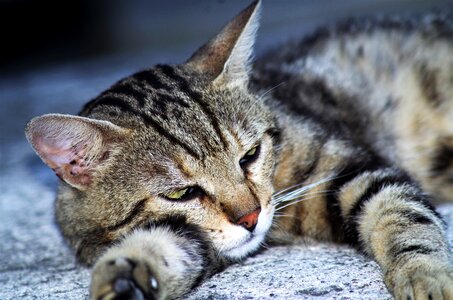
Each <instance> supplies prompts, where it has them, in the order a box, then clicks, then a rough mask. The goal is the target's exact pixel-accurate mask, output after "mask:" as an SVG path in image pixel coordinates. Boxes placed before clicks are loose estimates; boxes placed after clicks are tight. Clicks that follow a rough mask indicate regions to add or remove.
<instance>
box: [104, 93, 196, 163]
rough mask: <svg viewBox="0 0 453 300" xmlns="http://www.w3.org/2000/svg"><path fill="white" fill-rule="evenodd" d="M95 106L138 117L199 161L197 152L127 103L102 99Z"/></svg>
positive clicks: (114, 99) (115, 99)
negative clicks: (111, 108) (103, 106)
mask: <svg viewBox="0 0 453 300" xmlns="http://www.w3.org/2000/svg"><path fill="white" fill-rule="evenodd" d="M97 105H106V106H113V107H118V108H120V109H121V111H125V112H130V113H132V114H133V115H136V116H138V117H140V118H141V119H142V120H143V122H144V123H145V124H146V125H148V126H152V127H154V129H155V130H156V131H157V132H158V133H159V134H160V135H162V136H164V137H165V138H167V139H168V140H169V141H171V142H172V143H174V144H177V145H179V146H180V147H182V148H183V149H185V150H186V151H187V152H188V153H189V154H190V155H191V156H193V157H195V158H197V159H200V156H199V155H198V153H197V152H195V150H193V149H191V148H190V147H189V146H188V145H186V144H185V143H183V142H182V141H180V140H178V139H177V138H176V137H174V136H173V135H171V134H170V133H169V132H168V131H167V130H165V129H164V128H163V127H162V126H161V125H160V124H159V123H157V122H156V121H155V120H153V119H152V118H151V117H149V116H148V115H146V114H144V113H142V112H138V111H136V110H134V109H133V108H132V107H131V106H130V105H129V104H128V103H126V102H124V101H122V100H121V99H118V98H103V99H99V100H98V103H97Z"/></svg>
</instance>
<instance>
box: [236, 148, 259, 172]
mask: <svg viewBox="0 0 453 300" xmlns="http://www.w3.org/2000/svg"><path fill="white" fill-rule="evenodd" d="M259 153H260V146H259V145H258V146H255V147H253V148H252V149H250V150H249V151H247V153H245V155H244V156H243V157H242V158H241V159H240V160H239V165H240V166H241V168H246V167H247V166H248V165H249V164H251V163H252V162H254V161H255V160H256V158H257V157H258V155H259Z"/></svg>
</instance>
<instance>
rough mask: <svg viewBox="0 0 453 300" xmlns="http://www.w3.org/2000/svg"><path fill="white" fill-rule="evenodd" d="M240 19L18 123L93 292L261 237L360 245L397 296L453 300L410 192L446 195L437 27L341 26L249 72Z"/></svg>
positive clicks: (227, 255)
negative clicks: (66, 106)
mask: <svg viewBox="0 0 453 300" xmlns="http://www.w3.org/2000/svg"><path fill="white" fill-rule="evenodd" d="M256 16H257V4H256V3H254V4H252V5H251V6H250V7H249V8H247V9H246V10H244V12H242V13H241V14H240V15H239V16H238V17H236V18H235V19H234V20H233V21H232V22H231V23H230V24H229V25H227V27H225V28H224V30H223V31H222V32H221V33H220V34H219V35H217V36H216V37H214V38H213V39H212V40H211V41H210V42H208V43H207V44H206V45H205V46H203V47H202V48H200V50H198V51H197V52H196V53H195V54H194V55H193V56H192V57H191V58H190V59H189V61H188V62H187V63H185V64H183V65H178V66H166V65H160V66H156V67H155V68H152V69H150V70H146V71H143V72H140V73H137V74H135V75H132V76H131V77H128V78H126V79H124V80H122V81H120V82H119V83H117V84H115V85H114V86H112V88H110V89H109V90H107V91H106V92H104V93H103V94H101V95H100V96H99V97H97V98H96V99H94V100H93V101H91V102H89V103H88V104H87V105H86V106H85V107H84V109H83V110H82V112H81V116H82V117H70V116H63V115H47V116H42V117H38V118H36V119H34V120H33V121H31V123H30V124H29V125H28V129H27V136H28V138H29V140H30V141H31V143H32V144H33V146H34V148H35V149H36V151H37V152H38V154H39V155H40V156H41V157H42V158H43V160H44V161H45V162H46V163H47V164H48V165H49V166H50V167H51V168H52V169H54V170H55V172H56V173H57V175H59V176H60V177H61V178H62V179H63V181H64V182H62V184H61V185H60V188H59V194H58V199H57V209H56V210H57V220H58V223H59V224H60V226H61V229H62V232H63V234H64V236H65V237H66V238H67V239H68V241H69V243H70V245H71V246H72V247H73V248H74V249H75V250H76V255H77V256H78V258H79V259H81V261H84V262H87V263H94V262H96V265H95V269H94V272H93V280H92V287H91V295H92V297H93V298H95V299H113V298H115V297H119V298H120V297H137V299H139V297H140V296H145V297H148V298H154V297H155V298H159V299H161V298H174V297H177V296H180V295H182V294H183V293H185V292H187V291H189V290H190V288H191V287H193V286H196V285H197V284H198V283H199V282H200V281H201V280H203V279H204V278H206V277H208V276H210V275H211V274H212V273H214V272H216V271H218V270H219V269H221V268H223V267H224V266H226V265H227V264H228V263H230V262H231V261H234V260H237V259H240V258H243V257H245V256H247V255H249V254H250V253H252V252H254V251H255V250H256V249H257V248H258V246H259V245H260V243H262V242H263V241H264V240H265V238H266V237H267V238H268V239H269V241H271V242H275V243H282V242H284V243H287V242H291V241H294V240H297V239H298V238H299V237H300V238H302V237H304V236H306V237H310V238H315V239H318V240H334V241H339V242H348V243H351V244H353V245H356V246H358V247H359V248H361V249H362V250H363V251H364V252H365V253H366V254H368V255H370V256H371V257H373V258H374V259H376V260H377V262H378V263H379V264H380V266H381V267H382V269H383V272H384V275H385V281H386V284H387V286H388V287H389V289H390V290H391V292H392V293H394V295H395V296H396V297H397V298H401V299H403V298H404V299H406V298H407V297H411V299H424V297H425V298H427V297H428V296H430V297H431V298H432V299H452V298H453V269H452V266H451V261H450V259H451V258H450V255H451V253H449V250H448V245H447V244H446V241H445V238H444V237H443V231H444V228H443V226H444V224H443V222H442V221H441V219H440V218H439V216H438V214H437V213H436V212H435V211H434V210H433V208H432V206H431V205H430V204H429V201H428V196H427V195H426V194H425V193H424V192H423V191H428V192H430V193H431V195H432V196H433V197H435V198H437V199H441V200H445V199H448V197H451V191H452V186H453V185H452V184H451V180H452V179H451V178H452V175H451V172H452V171H451V168H450V162H451V160H452V159H453V158H452V157H450V155H449V154H450V153H452V151H453V150H451V149H453V121H452V120H453V118H451V116H452V115H453V109H452V107H453V106H452V105H451V103H452V102H451V101H453V91H452V87H451V86H452V85H453V82H452V76H453V58H452V56H449V55H448V53H453V42H452V40H453V27H452V26H451V25H449V23H448V21H447V20H441V19H433V20H426V21H425V22H421V21H420V22H418V23H416V24H412V23H411V24H401V23H398V22H389V21H386V22H384V21H382V22H381V23H379V24H378V23H375V24H374V23H373V24H371V23H365V24H355V25H350V26H343V27H342V28H341V30H340V29H338V30H337V31H323V32H320V33H318V34H317V35H315V36H313V37H312V38H310V39H307V40H305V41H304V42H302V43H301V44H298V45H297V44H291V45H288V46H287V47H285V48H284V49H283V50H279V51H276V52H273V53H271V54H269V55H267V56H265V57H263V58H262V59H261V60H259V61H258V62H257V63H256V64H255V66H254V67H253V69H251V68H250V64H249V58H250V56H251V51H252V50H251V49H252V45H253V38H254V33H255V31H256V26H257V23H256V18H257V17H256ZM98 120H102V121H98ZM412 178H414V179H415V180H417V181H420V183H421V186H422V187H420V186H419V185H418V184H417V183H416V181H415V180H414V179H412ZM310 184H313V186H311V188H310V189H308V188H307V186H308V187H310ZM274 193H276V194H274ZM272 195H274V196H272ZM301 199H306V200H307V201H302V202H298V203H293V202H297V201H298V200H301ZM308 199H309V200H308ZM450 199H451V198H450ZM290 203H292V204H291V205H288V206H286V205H287V204H290ZM275 206H277V209H278V212H279V213H280V212H283V214H284V215H285V217H280V218H279V217H277V218H276V219H275V220H274V221H272V217H273V214H274V211H275ZM272 222H273V223H272ZM272 225H274V226H272ZM132 230H133V231H132ZM115 241H119V242H118V243H117V244H116V245H114V246H111V244H112V243H113V242H115ZM103 251H105V253H104V254H103V255H102V256H101V257H100V258H99V256H100V255H101V254H102V253H103Z"/></svg>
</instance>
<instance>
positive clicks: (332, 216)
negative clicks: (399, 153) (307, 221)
mask: <svg viewBox="0 0 453 300" xmlns="http://www.w3.org/2000/svg"><path fill="white" fill-rule="evenodd" d="M368 155H369V157H368V159H367V161H356V162H351V163H350V164H349V165H348V166H347V167H346V168H345V169H344V170H343V171H341V172H340V173H339V174H338V176H337V177H336V179H334V180H333V181H332V183H331V184H330V187H329V188H328V190H331V191H334V193H329V194H327V195H326V209H327V212H328V214H329V220H330V221H331V226H332V227H331V228H332V235H333V237H334V238H337V239H338V240H342V238H345V236H344V235H343V233H344V231H343V229H344V225H345V224H344V219H343V217H342V214H341V208H340V205H339V199H338V197H339V191H340V190H341V188H342V187H343V186H344V185H345V184H347V183H349V182H350V181H352V180H354V178H356V177H357V176H358V175H360V174H362V173H363V172H366V171H368V172H373V171H375V170H376V169H378V168H382V167H383V166H385V165H384V164H383V163H382V161H381V160H380V159H379V158H377V157H371V155H370V154H368ZM373 158H374V159H373Z"/></svg>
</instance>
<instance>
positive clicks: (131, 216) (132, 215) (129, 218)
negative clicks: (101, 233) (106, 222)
mask: <svg viewBox="0 0 453 300" xmlns="http://www.w3.org/2000/svg"><path fill="white" fill-rule="evenodd" d="M147 200H148V199H147V198H145V199H142V200H140V201H138V202H137V204H135V206H134V208H133V209H132V211H131V212H130V213H129V214H128V215H127V216H126V217H125V218H124V219H123V220H122V221H119V222H118V223H116V224H114V225H111V226H108V227H107V230H109V231H113V230H117V229H119V228H121V227H124V226H126V225H128V224H129V223H131V222H132V221H133V220H135V219H136V216H137V215H138V214H140V213H142V212H143V210H144V209H145V202H146V201H147Z"/></svg>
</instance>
